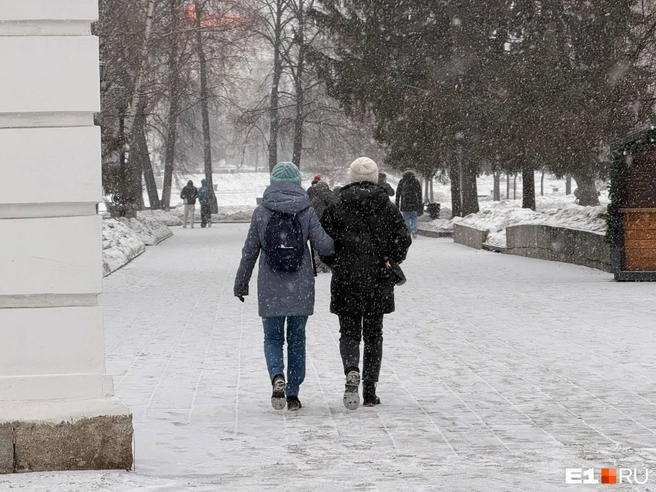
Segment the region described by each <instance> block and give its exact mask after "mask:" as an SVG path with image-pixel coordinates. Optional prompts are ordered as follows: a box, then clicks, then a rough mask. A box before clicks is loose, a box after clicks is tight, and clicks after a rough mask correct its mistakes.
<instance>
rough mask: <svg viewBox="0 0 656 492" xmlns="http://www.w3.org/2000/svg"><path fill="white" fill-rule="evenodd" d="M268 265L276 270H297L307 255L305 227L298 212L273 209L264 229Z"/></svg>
mask: <svg viewBox="0 0 656 492" xmlns="http://www.w3.org/2000/svg"><path fill="white" fill-rule="evenodd" d="M264 252H265V253H266V257H267V265H269V268H271V269H272V270H273V271H275V272H297V271H298V270H299V269H300V268H301V264H302V263H303V257H304V256H305V243H304V241H303V228H302V227H301V221H300V220H299V219H298V215H297V214H285V213H282V212H276V211H275V210H274V211H271V218H270V219H269V222H268V223H267V226H266V229H265V231H264Z"/></svg>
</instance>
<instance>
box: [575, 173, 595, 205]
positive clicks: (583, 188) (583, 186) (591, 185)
mask: <svg viewBox="0 0 656 492" xmlns="http://www.w3.org/2000/svg"><path fill="white" fill-rule="evenodd" d="M572 178H574V180H575V181H576V185H577V186H578V189H577V191H576V193H575V194H576V195H577V198H578V200H579V205H582V206H584V207H596V206H597V205H599V195H597V187H596V186H595V180H594V178H592V177H589V176H585V175H582V174H574V173H572Z"/></svg>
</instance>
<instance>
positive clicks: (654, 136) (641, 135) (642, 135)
mask: <svg viewBox="0 0 656 492" xmlns="http://www.w3.org/2000/svg"><path fill="white" fill-rule="evenodd" d="M636 143H645V144H646V143H653V144H656V126H654V125H652V126H651V127H649V128H646V129H644V130H640V131H637V132H633V133H630V134H629V135H627V136H626V137H624V138H623V139H621V140H616V141H615V142H613V143H612V144H611V146H610V147H611V151H612V152H621V151H623V150H625V149H626V148H627V147H634V146H635V144H636Z"/></svg>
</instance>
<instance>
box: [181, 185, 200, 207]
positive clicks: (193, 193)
mask: <svg viewBox="0 0 656 492" xmlns="http://www.w3.org/2000/svg"><path fill="white" fill-rule="evenodd" d="M180 198H182V199H183V200H186V204H187V205H196V198H198V190H197V189H196V187H195V186H189V185H187V186H185V187H184V188H182V192H181V193H180Z"/></svg>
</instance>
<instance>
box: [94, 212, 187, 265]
mask: <svg viewBox="0 0 656 492" xmlns="http://www.w3.org/2000/svg"><path fill="white" fill-rule="evenodd" d="M178 221H179V219H178V218H177V217H175V216H174V215H172V214H170V213H167V212H163V211H160V210H158V211H154V212H139V215H138V217H137V218H136V219H127V218H124V217H123V218H119V219H112V218H109V217H106V218H104V219H103V228H102V240H103V275H105V276H107V275H109V274H110V273H112V272H115V271H116V270H118V269H119V268H121V267H123V266H125V265H127V264H128V263H130V262H131V261H132V260H134V259H135V258H136V257H137V256H139V255H140V254H141V253H143V252H144V251H145V250H146V246H154V245H156V244H159V243H161V242H162V241H163V240H164V239H166V238H168V237H171V236H172V235H173V233H172V232H171V229H169V228H168V227H167V223H171V224H175V223H177V222H178ZM180 223H181V222H180Z"/></svg>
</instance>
